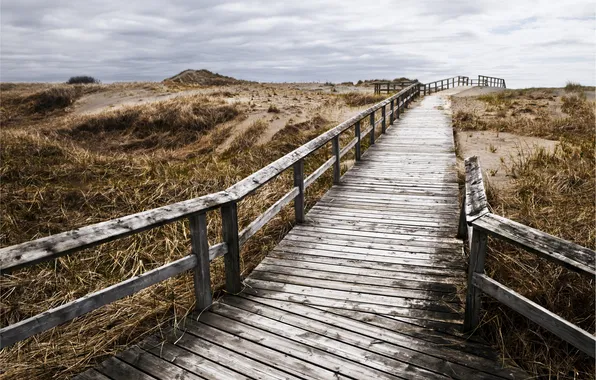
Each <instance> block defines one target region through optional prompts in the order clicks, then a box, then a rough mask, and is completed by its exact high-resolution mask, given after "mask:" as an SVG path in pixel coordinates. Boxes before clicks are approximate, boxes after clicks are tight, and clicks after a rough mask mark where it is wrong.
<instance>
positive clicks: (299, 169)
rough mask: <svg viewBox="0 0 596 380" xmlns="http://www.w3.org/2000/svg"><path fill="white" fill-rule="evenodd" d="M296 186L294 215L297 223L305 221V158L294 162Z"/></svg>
mask: <svg viewBox="0 0 596 380" xmlns="http://www.w3.org/2000/svg"><path fill="white" fill-rule="evenodd" d="M294 186H295V188H297V189H298V194H297V195H296V197H294V215H295V218H296V223H302V222H304V189H305V188H306V185H305V183H304V160H299V161H298V162H296V163H295V164H294Z"/></svg>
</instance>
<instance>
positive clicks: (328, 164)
mask: <svg viewBox="0 0 596 380" xmlns="http://www.w3.org/2000/svg"><path fill="white" fill-rule="evenodd" d="M334 163H335V156H332V157H331V158H330V159H328V160H327V161H325V163H324V164H323V165H321V166H319V168H318V169H317V170H315V171H314V172H312V173H311V174H310V175H309V176H308V177H306V179H305V180H304V187H305V188H306V187H309V186H310V185H312V184H313V182H315V181H316V180H317V178H319V177H320V176H321V175H323V173H325V172H326V171H327V169H329V168H330V167H331V166H332V165H333V164H334Z"/></svg>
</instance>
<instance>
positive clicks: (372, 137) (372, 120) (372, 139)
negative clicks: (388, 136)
mask: <svg viewBox="0 0 596 380" xmlns="http://www.w3.org/2000/svg"><path fill="white" fill-rule="evenodd" d="M370 127H371V128H372V131H370V145H374V143H375V113H374V112H372V113H371V114H370Z"/></svg>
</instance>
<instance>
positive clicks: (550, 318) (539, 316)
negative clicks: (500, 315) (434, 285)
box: [473, 273, 596, 357]
mask: <svg viewBox="0 0 596 380" xmlns="http://www.w3.org/2000/svg"><path fill="white" fill-rule="evenodd" d="M473 284H474V286H476V287H477V288H478V289H480V290H482V291H483V292H484V293H486V294H488V295H489V296H491V297H493V298H494V299H496V300H497V301H499V302H501V303H503V304H504V305H506V306H508V307H510V308H511V309H513V310H515V311H517V312H518V313H520V314H521V315H523V316H525V317H527V318H528V319H530V320H531V321H532V322H534V323H536V324H538V325H540V326H542V327H544V328H545V329H547V330H549V331H550V332H552V333H553V334H555V335H557V336H558V337H559V338H561V339H563V340H565V341H566V342H569V343H571V344H572V345H573V346H574V347H576V348H578V349H580V350H581V351H583V352H585V353H586V354H588V355H590V356H591V357H595V356H596V353H595V348H596V337H594V335H592V334H590V333H589V332H587V331H585V330H583V329H581V328H579V327H577V326H575V325H574V324H572V323H569V322H567V321H566V320H564V319H563V318H561V317H559V316H558V315H556V314H554V313H552V312H550V311H548V310H547V309H545V308H543V307H542V306H540V305H538V304H536V303H534V302H532V301H530V300H529V299H527V298H525V297H524V296H522V295H521V294H519V293H516V292H515V291H513V290H511V289H509V288H507V287H506V286H504V285H502V284H500V283H498V282H497V281H495V280H493V279H492V278H490V277H488V276H486V275H484V274H481V273H475V274H474V277H473Z"/></svg>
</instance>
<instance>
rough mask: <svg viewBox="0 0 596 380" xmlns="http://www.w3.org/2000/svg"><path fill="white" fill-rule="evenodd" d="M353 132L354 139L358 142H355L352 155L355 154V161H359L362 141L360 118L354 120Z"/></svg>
mask: <svg viewBox="0 0 596 380" xmlns="http://www.w3.org/2000/svg"><path fill="white" fill-rule="evenodd" d="M354 132H355V134H356V139H357V140H358V142H356V145H355V147H356V152H355V153H354V155H355V156H356V158H355V159H356V161H360V159H361V156H360V142H361V141H362V139H361V138H360V120H358V121H357V122H356V125H355V126H354Z"/></svg>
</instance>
